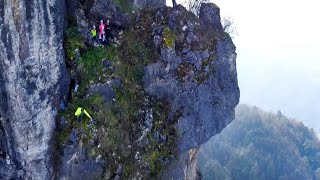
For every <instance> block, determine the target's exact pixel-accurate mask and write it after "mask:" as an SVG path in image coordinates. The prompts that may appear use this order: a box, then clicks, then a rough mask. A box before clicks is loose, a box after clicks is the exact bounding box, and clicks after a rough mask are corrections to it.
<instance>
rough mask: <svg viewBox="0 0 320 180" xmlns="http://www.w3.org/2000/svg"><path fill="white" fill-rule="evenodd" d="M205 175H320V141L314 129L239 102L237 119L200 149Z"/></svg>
mask: <svg viewBox="0 0 320 180" xmlns="http://www.w3.org/2000/svg"><path fill="white" fill-rule="evenodd" d="M198 165H199V169H200V171H201V174H202V176H203V179H210V180H212V179H219V180H220V179H235V180H236V179H247V180H250V179H259V180H263V179H266V180H273V179H290V180H294V179H297V180H301V179H320V142H319V139H318V137H317V136H316V134H315V133H314V131H313V130H312V129H309V128H307V127H305V126H304V124H303V123H301V122H297V121H295V120H293V119H289V118H287V117H285V116H283V115H282V113H279V112H278V113H277V114H276V115H275V114H272V113H267V112H264V111H262V110H260V109H258V108H257V107H248V106H246V105H239V106H238V107H237V110H236V119H235V120H234V121H233V122H232V123H231V124H230V125H229V126H228V127H227V128H225V129H224V130H223V131H222V133H221V134H219V135H217V136H215V137H213V138H212V139H211V140H210V141H209V142H208V143H206V144H204V145H203V146H202V147H201V148H200V151H199V156H198Z"/></svg>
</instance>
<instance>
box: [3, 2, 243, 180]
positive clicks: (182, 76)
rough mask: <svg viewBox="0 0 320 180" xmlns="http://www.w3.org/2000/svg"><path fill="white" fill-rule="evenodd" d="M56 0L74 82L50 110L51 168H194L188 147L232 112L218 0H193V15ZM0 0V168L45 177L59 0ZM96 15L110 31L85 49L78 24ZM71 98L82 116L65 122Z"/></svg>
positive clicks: (103, 172) (58, 59)
mask: <svg viewBox="0 0 320 180" xmlns="http://www.w3.org/2000/svg"><path fill="white" fill-rule="evenodd" d="M128 2H129V3H128ZM67 3H68V5H69V11H68V16H67V17H68V18H69V26H72V27H70V28H69V29H67V31H66V32H67V33H66V37H65V38H66V41H65V44H64V45H65V46H67V47H66V49H67V52H68V53H67V57H68V58H67V60H68V62H69V64H71V65H70V66H71V70H72V72H73V75H74V77H76V78H77V80H79V81H77V82H76V83H78V84H77V85H80V86H79V87H78V88H79V89H78V90H75V91H73V92H72V93H71V94H72V95H71V96H72V98H73V99H72V101H70V103H68V104H63V105H62V107H63V108H62V109H63V111H61V113H59V115H60V116H59V118H58V119H60V124H59V129H58V133H57V137H56V139H57V144H58V147H59V148H61V149H59V150H60V152H61V154H59V155H58V157H57V159H58V160H60V161H57V162H56V163H57V166H58V167H57V170H58V171H59V172H57V174H54V175H55V177H54V178H58V179H59V178H61V179H63V178H67V179H79V178H86V179H90V178H92V179H96V178H98V177H101V176H102V177H103V178H105V179H120V178H127V179H134V178H135V179H140V178H142V179H143V178H149V177H150V176H152V177H156V178H163V179H168V178H170V179H171V178H173V179H183V178H186V179H187V178H191V179H196V178H198V177H199V175H198V174H197V169H196V166H195V159H196V152H197V148H198V147H199V146H200V145H201V144H202V143H204V142H206V141H207V140H209V139H210V138H211V137H212V136H214V135H215V134H217V133H219V132H220V131H221V130H222V129H223V128H224V127H225V126H226V125H227V124H228V123H230V122H231V121H232V120H233V118H234V108H235V106H236V105H237V104H238V101H239V87H238V83H237V71H236V53H235V50H236V48H235V46H234V44H233V42H232V40H231V38H230V37H229V36H228V34H226V33H225V32H223V29H222V26H221V22H220V15H219V8H218V7H217V6H215V5H213V4H204V5H202V7H201V10H200V18H198V17H196V16H195V15H193V14H192V13H190V12H188V11H187V10H186V9H185V8H184V7H182V6H176V7H175V8H169V7H164V5H165V1H163V0H161V1H153V0H152V1H135V0H134V1H131V0H130V1H129V0H119V1H112V0H106V1H103V0H96V1H91V0H82V1H76V0H68V1H67ZM128 5H129V6H128ZM0 6H1V7H0V35H1V41H0V59H1V61H0V82H1V83H0V100H1V101H0V105H1V107H0V118H1V124H0V144H1V147H0V177H1V178H2V177H3V178H4V179H10V178H14V179H17V178H23V179H28V178H32V179H52V178H53V167H52V161H51V159H52V151H51V149H50V144H52V143H51V142H52V134H53V130H54V128H55V116H56V115H57V107H58V106H59V105H60V99H61V98H62V96H63V95H64V94H66V92H67V90H68V84H69V82H68V81H69V80H68V78H69V77H68V75H67V74H68V73H67V72H66V68H65V63H64V51H63V48H62V47H63V46H62V40H63V34H62V33H63V27H64V25H65V24H64V13H65V12H64V8H65V7H64V1H63V0H48V1H44V2H43V1H41V2H40V1H39V2H35V1H32V2H26V1H25V0H23V1H20V2H17V1H9V0H0ZM132 8H136V9H135V10H134V11H132ZM137 9H140V10H141V11H139V10H137ZM107 18H110V19H111V21H112V23H114V24H115V27H114V28H113V30H114V32H113V33H114V34H115V36H116V38H117V41H114V42H113V46H112V47H111V46H109V47H107V48H104V47H93V46H92V43H90V41H91V37H90V27H91V26H92V25H93V24H95V25H97V23H98V22H99V20H100V19H104V20H106V19H107ZM75 26H77V27H75ZM118 29H121V31H118ZM79 32H80V33H79ZM68 36H69V37H68ZM101 46H102V45H101ZM77 48H78V50H77V53H75V51H74V50H75V49H77ZM75 56H76V60H75V61H74V59H73V58H74V57H75ZM80 56H81V57H80ZM106 59H108V60H106ZM71 62H72V63H71ZM110 64H112V67H110ZM79 106H81V107H83V108H85V109H87V110H88V112H89V113H90V114H91V115H92V117H93V119H91V118H87V117H84V118H83V120H82V121H77V119H76V117H75V116H74V111H75V109H77V108H78V107H79ZM60 126H61V127H60ZM59 150H58V151H59ZM88 167H91V168H92V169H89V170H88Z"/></svg>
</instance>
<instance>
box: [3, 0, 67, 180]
mask: <svg viewBox="0 0 320 180" xmlns="http://www.w3.org/2000/svg"><path fill="white" fill-rule="evenodd" d="M64 8H65V5H64V1H63V0H47V1H26V0H20V1H11V0H0V37H1V39H0V119H1V121H0V126H1V127H0V132H1V133H0V142H1V146H0V152H1V157H0V179H10V178H13V179H18V178H22V179H28V178H32V179H51V177H52V173H53V172H52V167H51V165H52V163H51V150H50V142H51V139H52V134H53V131H54V128H55V116H56V114H57V107H58V106H59V104H60V103H59V100H60V98H61V97H62V95H63V94H64V93H66V91H67V88H68V83H69V82H68V73H67V71H66V67H65V62H64V52H63V46H62V40H63V27H64V17H63V14H64V12H65V9H64Z"/></svg>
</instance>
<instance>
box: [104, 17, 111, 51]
mask: <svg viewBox="0 0 320 180" xmlns="http://www.w3.org/2000/svg"><path fill="white" fill-rule="evenodd" d="M111 27H112V24H111V22H110V20H109V19H107V22H106V26H105V32H106V44H107V45H109V44H110V38H111V39H113V35H112V32H111V31H112V30H111Z"/></svg>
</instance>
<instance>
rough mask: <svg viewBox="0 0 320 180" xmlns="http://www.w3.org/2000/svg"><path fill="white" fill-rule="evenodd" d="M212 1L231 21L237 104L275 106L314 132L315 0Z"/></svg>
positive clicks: (319, 75) (319, 51)
mask: <svg viewBox="0 0 320 180" xmlns="http://www.w3.org/2000/svg"><path fill="white" fill-rule="evenodd" d="M177 2H178V3H179V2H181V1H179V0H178V1H177ZM212 2H214V3H216V4H217V5H218V6H219V7H220V9H221V14H222V16H230V17H232V18H233V19H234V21H235V23H236V25H237V30H238V33H239V36H237V37H235V40H234V43H235V44H236V46H237V53H238V58H237V68H238V79H239V86H240V90H241V99H240V101H241V103H246V104H249V105H257V106H259V107H261V108H262V109H265V110H268V111H269V110H271V111H277V110H281V111H282V112H283V114H286V115H287V116H289V117H293V118H296V119H298V120H301V121H303V122H305V124H306V125H308V126H309V127H312V128H314V129H315V130H316V131H318V132H320V122H319V120H320V45H319V43H320V23H319V22H320V21H319V17H320V11H319V7H320V1H318V0H304V1H298V0H281V1H279V0H216V1H212Z"/></svg>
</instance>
